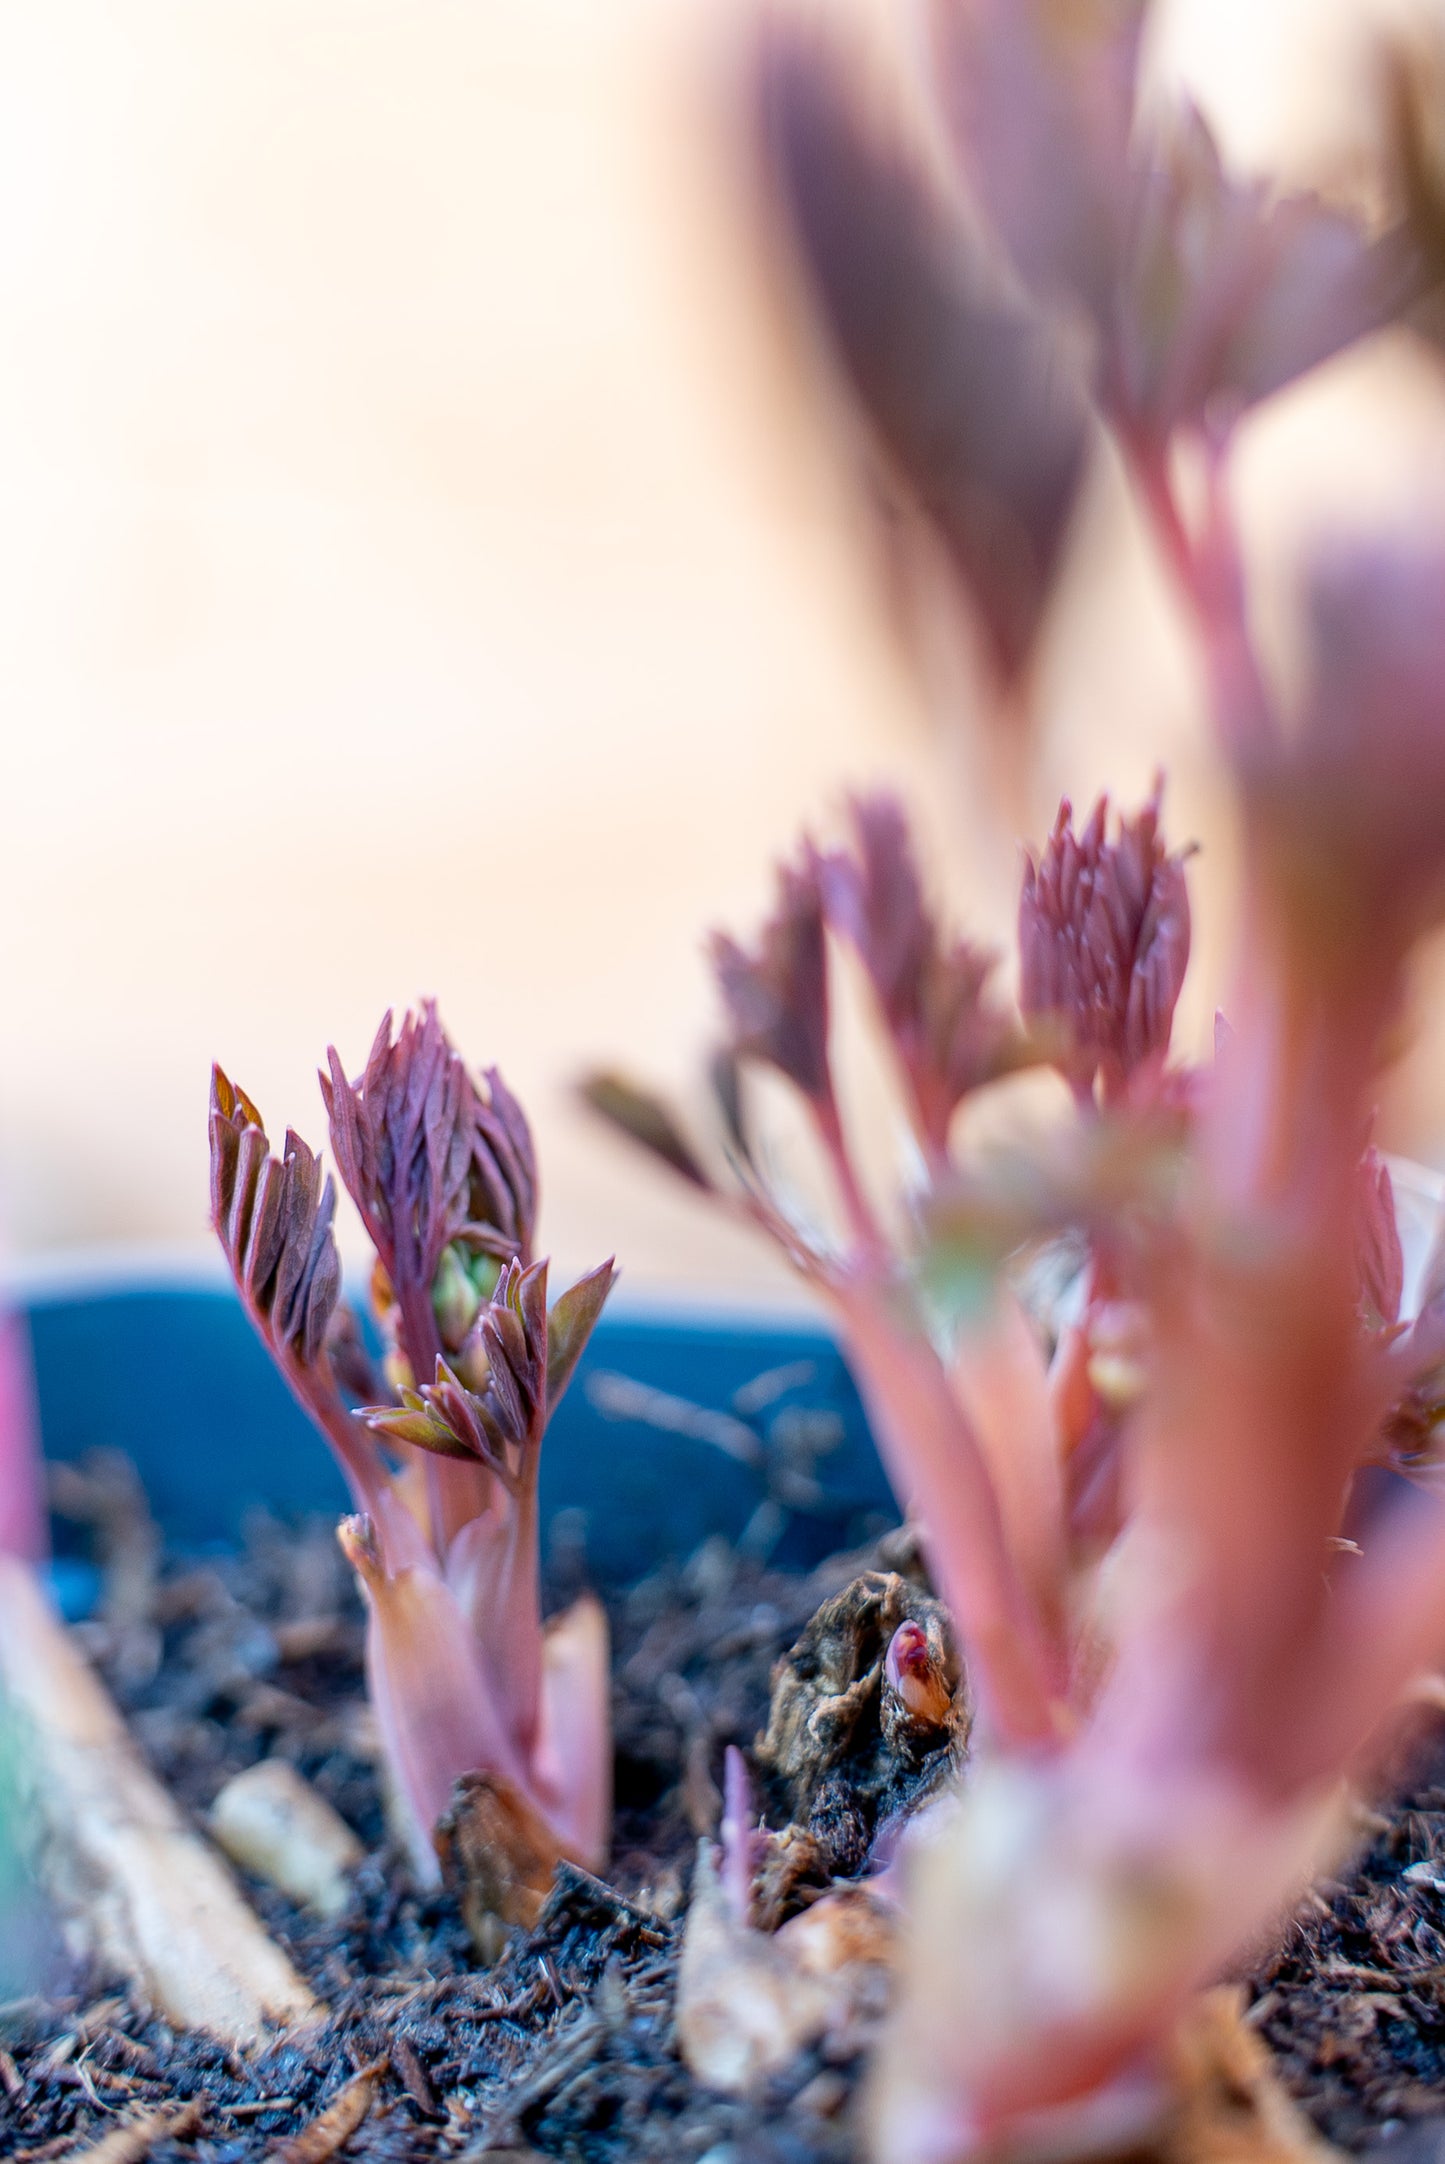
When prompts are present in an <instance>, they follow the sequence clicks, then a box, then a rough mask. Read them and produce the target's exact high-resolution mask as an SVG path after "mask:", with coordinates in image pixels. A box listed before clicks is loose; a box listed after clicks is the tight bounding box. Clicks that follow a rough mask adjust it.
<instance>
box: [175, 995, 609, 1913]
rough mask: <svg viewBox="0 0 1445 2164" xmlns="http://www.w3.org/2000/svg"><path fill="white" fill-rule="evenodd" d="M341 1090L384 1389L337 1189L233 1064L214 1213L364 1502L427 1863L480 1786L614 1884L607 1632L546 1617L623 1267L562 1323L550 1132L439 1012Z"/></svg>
mask: <svg viewBox="0 0 1445 2164" xmlns="http://www.w3.org/2000/svg"><path fill="white" fill-rule="evenodd" d="M321 1087H322V1094H323V1097H324V1099H325V1103H326V1110H327V1114H328V1117H329V1119H330V1123H331V1139H332V1146H333V1149H334V1151H335V1154H336V1160H337V1165H338V1168H339V1170H340V1172H341V1176H342V1179H343V1181H344V1182H345V1185H346V1188H347V1192H348V1193H349V1194H350V1195H351V1197H352V1199H353V1201H354V1202H355V1203H356V1207H357V1210H358V1212H359V1214H360V1217H361V1221H362V1224H363V1225H364V1227H365V1228H366V1232H367V1235H368V1237H369V1239H370V1241H371V1243H372V1246H373V1247H374V1249H375V1251H376V1263H375V1267H374V1270H373V1273H372V1297H373V1303H374V1306H375V1308H376V1320H377V1322H378V1324H379V1326H380V1328H381V1330H382V1334H383V1337H384V1340H385V1343H386V1353H385V1358H384V1360H383V1362H382V1371H381V1373H380V1374H378V1372H377V1370H376V1369H375V1367H374V1364H373V1362H372V1360H371V1358H370V1355H369V1354H368V1353H367V1351H366V1348H365V1344H364V1340H363V1333H362V1331H361V1329H360V1326H359V1324H358V1320H357V1317H356V1315H355V1313H354V1311H352V1310H351V1309H349V1308H348V1307H346V1306H345V1305H344V1304H342V1303H341V1300H340V1292H341V1268H340V1263H339V1260H338V1257H337V1252H336V1244H335V1240H334V1237H333V1234H332V1218H333V1214H334V1206H335V1189H334V1187H333V1184H332V1182H331V1180H330V1178H329V1177H327V1178H325V1179H323V1177H322V1172H321V1166H320V1161H319V1159H318V1158H317V1157H316V1156H314V1155H313V1153H312V1152H311V1150H310V1149H309V1148H308V1147H307V1145H306V1144H305V1143H304V1142H302V1141H301V1140H300V1138H299V1137H298V1136H297V1135H295V1134H292V1133H290V1132H288V1134H287V1137H286V1143H285V1148H284V1152H283V1155H282V1156H281V1158H279V1159H277V1158H276V1157H274V1156H272V1154H271V1151H270V1145H269V1143H268V1141H267V1138H266V1133H265V1129H264V1127H263V1125H262V1121H261V1115H260V1113H259V1112H258V1111H257V1109H256V1107H255V1105H253V1104H252V1102H251V1100H250V1099H249V1098H248V1097H247V1096H246V1095H245V1093H244V1091H242V1090H239V1089H237V1088H236V1087H235V1086H234V1085H233V1084H232V1083H231V1082H230V1081H228V1079H227V1078H226V1076H225V1075H224V1074H222V1072H221V1071H220V1069H219V1068H217V1069H216V1070H215V1072H214V1075H213V1078H212V1090H211V1210H212V1221H213V1223H214V1225H215V1227H216V1231H217V1234H218V1236H219V1238H220V1241H221V1245H222V1247H223V1249H224V1250H225V1253H226V1258H227V1260H228V1262H229V1263H230V1265H231V1270H232V1274H233V1275H234V1277H235V1280H236V1285H237V1289H238V1291H239V1292H240V1294H241V1298H242V1300H243V1302H244V1303H245V1306H246V1309H247V1312H248V1313H249V1314H250V1316H251V1319H252V1321H253V1322H254V1323H255V1325H256V1327H257V1329H258V1330H259V1331H260V1333H261V1335H262V1337H263V1338H264V1339H265V1341H266V1343H267V1345H268V1346H269V1348H270V1350H271V1353H272V1355H273V1357H274V1359H275V1360H276V1363H277V1365H278V1367H279V1368H280V1370H281V1372H282V1374H283V1375H284V1376H285V1378H286V1380H287V1382H288V1383H289V1384H290V1386H291V1388H292V1390H293V1391H294V1392H295V1394H296V1396H297V1397H298V1398H299V1399H300V1401H301V1403H302V1404H303V1406H304V1407H305V1408H306V1410H307V1412H309V1413H310V1415H311V1416H312V1418H313V1420H314V1421H315V1422H316V1424H317V1426H318V1427H319V1428H320V1430H321V1432H322V1434H323V1435H324V1436H325V1438H326V1440H327V1442H328V1443H329V1444H330V1445H331V1447H332V1449H333V1450H334V1452H335V1453H336V1456H337V1458H338V1460H339V1462H340V1464H341V1467H342V1470H343V1472H344V1473H345V1475H346V1478H347V1481H348V1484H349V1486H350V1488H351V1491H352V1498H353V1502H354V1505H355V1514H354V1515H353V1516H352V1517H350V1518H348V1519H346V1520H345V1521H344V1522H343V1524H342V1526H341V1527H340V1529H339V1531H340V1539H341V1544H342V1547H343V1548H344V1550H345V1552H346V1555H347V1557H348V1559H349V1560H350V1562H351V1563H352V1566H353V1568H354V1569H355V1571H356V1573H357V1577H358V1580H359V1582H360V1584H361V1587H362V1591H363V1594H364V1596H365V1599H366V1605H367V1614H368V1640H367V1676H368V1682H369V1687H370V1691H371V1697H372V1703H373V1706H374V1709H375V1712H376V1715H377V1721H378V1725H379V1727H380V1730H381V1734H382V1739H383V1743H384V1746H385V1749H386V1754H387V1763H388V1767H389V1770H390V1775H391V1783H392V1792H393V1799H394V1802H395V1805H396V1810H397V1815H398V1818H399V1821H400V1824H401V1827H402V1830H403V1831H404V1833H405V1835H406V1837H407V1840H408V1843H409V1847H410V1850H411V1855H412V1860H413V1865H414V1868H415V1869H416V1871H417V1872H418V1874H419V1875H420V1876H421V1877H422V1879H423V1880H428V1881H429V1880H434V1879H435V1878H436V1877H437V1876H438V1872H439V1862H438V1851H437V1837H438V1827H439V1824H440V1822H441V1821H442V1820H443V1819H444V1817H445V1816H446V1814H447V1813H448V1812H449V1810H451V1808H452V1807H453V1804H454V1800H455V1797H456V1794H457V1791H458V1786H459V1784H466V1783H468V1782H469V1781H474V1777H475V1778H480V1779H481V1780H482V1781H484V1782H485V1783H486V1784H487V1787H486V1791H485V1792H486V1794H487V1796H489V1797H490V1798H492V1799H494V1800H495V1801H496V1802H497V1807H498V1808H499V1809H500V1810H501V1811H502V1814H503V1816H504V1818H505V1819H506V1822H507V1823H509V1824H516V1825H523V1826H525V1827H526V1829H527V1836H528V1839H529V1841H530V1842H531V1844H532V1848H533V1850H534V1851H535V1850H538V1848H539V1844H540V1850H541V1851H543V1852H549V1853H552V1854H553V1855H554V1857H563V1856H565V1857H567V1858H569V1859H571V1860H572V1861H574V1862H577V1863H580V1864H582V1865H584V1866H586V1867H587V1868H588V1869H595V1868H596V1867H597V1866H598V1865H599V1864H600V1863H601V1861H602V1860H603V1858H604V1856H605V1853H606V1848H607V1839H608V1823H609V1818H610V1810H611V1803H610V1744H609V1742H608V1716H607V1676H606V1658H605V1645H606V1625H605V1621H604V1620H603V1616H602V1610H601V1608H600V1606H599V1605H598V1603H597V1602H596V1601H595V1600H592V1599H591V1598H585V1599H584V1600H583V1601H581V1602H579V1603H578V1604H577V1606H576V1607H575V1608H574V1609H572V1610H570V1611H569V1612H568V1614H567V1615H566V1616H564V1617H562V1618H559V1619H558V1620H557V1622H556V1623H555V1624H550V1625H546V1626H544V1625H543V1622H542V1617H541V1607H540V1601H541V1588H540V1580H539V1565H538V1554H537V1537H538V1518H537V1475H538V1466H539V1461H540V1455H541V1449H542V1444H543V1439H544V1437H545V1434H546V1429H547V1423H548V1421H549V1420H550V1418H551V1416H552V1414H553V1412H554V1411H555V1410H556V1407H557V1405H558V1403H559V1401H560V1399H561V1397H562V1395H563V1393H564V1391H565V1390H566V1388H567V1385H568V1383H569V1382H570V1381H571V1378H572V1375H573V1373H574V1372H575V1370H576V1367H577V1363H578V1361H579V1359H580V1358H581V1356H582V1353H583V1351H584V1350H585V1348H586V1345H587V1340H588V1338H589V1337H590V1335H591V1333H592V1330H593V1328H594V1326H595V1325H596V1322H597V1319H598V1317H599V1315H600V1314H601V1312H602V1307H603V1304H604V1302H605V1301H606V1298H607V1294H608V1292H609V1291H610V1289H611V1286H612V1282H613V1277H614V1271H613V1267H612V1264H611V1263H610V1262H606V1263H603V1264H602V1265H601V1266H600V1267H599V1268H598V1269H596V1270H593V1271H591V1272H589V1274H588V1275H587V1276H585V1277H583V1278H581V1279H579V1281H578V1282H577V1283H576V1284H575V1285H573V1286H571V1287H570V1288H569V1289H568V1290H567V1291H566V1292H564V1293H563V1294H562V1295H561V1296H560V1298H559V1299H558V1300H557V1301H556V1303H555V1304H554V1305H553V1306H552V1307H551V1308H550V1309H549V1307H548V1271H547V1264H546V1262H545V1261H541V1260H536V1261H534V1260H533V1259H532V1244H533V1238H534V1231H535V1219H536V1207H537V1172H536V1163H535V1158H534V1155H533V1148H532V1138H531V1132H530V1129H529V1127H528V1125H527V1121H526V1117H525V1115H524V1114H523V1112H522V1109H521V1107H520V1105H519V1104H518V1103H517V1101H516V1099H515V1098H514V1097H513V1096H512V1094H511V1092H510V1091H509V1090H508V1089H507V1086H506V1084H505V1083H504V1082H503V1080H502V1078H501V1076H500V1075H499V1074H498V1073H497V1071H496V1070H495V1068H493V1069H491V1070H489V1071H488V1072H487V1073H486V1074H485V1075H484V1076H480V1077H475V1076H473V1075H472V1074H471V1073H470V1072H469V1070H468V1069H467V1067H466V1065H465V1064H464V1062H463V1061H462V1059H461V1058H460V1056H459V1055H458V1054H457V1053H456V1051H455V1050H454V1049H453V1048H452V1046H451V1044H450V1042H449V1041H448V1039H447V1036H446V1033H445V1031H444V1030H443V1028H442V1026H441V1022H440V1020H439V1019H438V1016H437V1012H436V1009H435V1007H434V1006H433V1005H431V1004H430V1003H428V1004H427V1005H426V1006H424V1007H423V1008H422V1009H421V1010H420V1011H419V1012H417V1013H414V1014H408V1015H406V1016H404V1017H403V1019H402V1022H401V1026H400V1028H395V1027H394V1026H393V1022H392V1017H391V1016H390V1015H387V1016H386V1018H385V1019H384V1020H383V1022H382V1025H381V1028H380V1029H379V1030H378V1032H377V1035H376V1038H375V1041H374V1043H373V1045H372V1048H371V1051H370V1053H369V1055H368V1057H367V1061H366V1065H365V1068H364V1069H363V1071H362V1073H361V1075H360V1076H359V1077H358V1078H357V1079H356V1080H354V1081H352V1080H349V1079H348V1078H347V1074H346V1071H345V1069H344V1067H343V1066H342V1063H341V1061H340V1059H339V1058H338V1056H337V1054H336V1052H335V1051H334V1050H332V1051H331V1052H329V1053H328V1055H327V1067H326V1070H325V1072H324V1073H323V1074H322V1077H321ZM379 1390H384V1391H388V1392H389V1395H387V1396H385V1397H384V1398H382V1397H379V1396H378V1391H379ZM599 1648H600V1657H599ZM504 1920H506V1921H519V1920H520V1921H525V1920H528V1919H527V1918H526V1917H525V1916H523V1915H520V1914H519V1915H517V1916H513V1915H510V1914H507V1915H505V1918H504Z"/></svg>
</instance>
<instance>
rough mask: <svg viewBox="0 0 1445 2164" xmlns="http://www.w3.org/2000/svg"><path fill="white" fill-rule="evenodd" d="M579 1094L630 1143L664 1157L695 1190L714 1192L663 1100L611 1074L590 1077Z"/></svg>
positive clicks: (709, 1180) (656, 1155) (655, 1155)
mask: <svg viewBox="0 0 1445 2164" xmlns="http://www.w3.org/2000/svg"><path fill="white" fill-rule="evenodd" d="M578 1094H579V1095H580V1096H581V1098H582V1101H583V1103H584V1104H586V1105H589V1106H590V1107H591V1109H592V1110H593V1111H594V1112H596V1113H598V1114H600V1116H601V1117H602V1118H603V1119H604V1120H607V1121H608V1122H610V1124H611V1125H612V1126H613V1127H617V1128H620V1129H621V1131H622V1133H623V1134H625V1135H626V1136H627V1137H628V1138H629V1140H631V1141H633V1142H637V1143H640V1144H641V1146H642V1148H643V1149H645V1150H650V1151H651V1153H652V1155H653V1156H654V1157H660V1158H661V1159H662V1162H663V1163H664V1164H665V1165H668V1166H670V1167H671V1169H672V1170H673V1171H674V1172H676V1173H678V1174H679V1175H680V1177H681V1178H683V1179H684V1180H687V1181H688V1182H689V1183H690V1184H691V1185H692V1186H693V1187H700V1188H702V1189H703V1190H704V1191H705V1192H706V1193H711V1192H712V1187H713V1183H712V1181H711V1179H710V1178H709V1177H708V1174H707V1173H706V1172H705V1171H704V1169H703V1167H702V1164H701V1163H700V1162H699V1160H698V1157H697V1155H696V1153H695V1152H694V1150H693V1148H692V1145H691V1143H690V1142H689V1141H688V1140H687V1137H686V1136H685V1135H684V1134H683V1132H682V1129H681V1128H680V1127H679V1126H678V1124H677V1121H676V1120H675V1119H674V1118H673V1116H672V1113H671V1112H670V1111H669V1110H668V1108H667V1106H666V1105H665V1104H664V1103H663V1102H662V1100H661V1098H660V1097H654V1096H653V1095H652V1093H651V1092H650V1091H649V1090H645V1089H643V1088H642V1087H641V1086H640V1085H639V1084H638V1083H636V1082H629V1081H628V1080H627V1078H626V1076H624V1075H619V1074H610V1073H608V1074H600V1073H599V1074H593V1075H589V1076H588V1077H587V1078H586V1080H585V1081H584V1082H582V1083H581V1084H580V1086H579V1092H578Z"/></svg>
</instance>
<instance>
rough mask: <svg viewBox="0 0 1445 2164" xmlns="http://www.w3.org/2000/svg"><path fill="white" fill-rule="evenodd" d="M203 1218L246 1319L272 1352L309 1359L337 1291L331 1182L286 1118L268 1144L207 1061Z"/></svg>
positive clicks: (322, 1337)
mask: <svg viewBox="0 0 1445 2164" xmlns="http://www.w3.org/2000/svg"><path fill="white" fill-rule="evenodd" d="M210 1136H211V1221H212V1223H213V1224H214V1225H215V1228H216V1231H217V1233H218V1234H219V1235H220V1240H221V1245H222V1247H223V1248H224V1250H225V1254H226V1260H227V1261H228V1262H229V1263H230V1265H231V1272H232V1275H233V1276H234V1278H235V1280H236V1286H237V1289H238V1291H239V1292H240V1294H241V1297H242V1299H243V1300H244V1301H245V1303H246V1305H247V1307H248V1308H249V1310H250V1312H251V1316H252V1319H253V1320H254V1321H255V1323H256V1325H257V1327H258V1328H259V1329H260V1330H261V1331H262V1333H263V1334H264V1335H265V1336H266V1337H267V1338H269V1339H270V1341H271V1343H272V1344H273V1345H274V1347H275V1349H276V1351H277V1352H278V1353H285V1354H286V1355H287V1356H288V1357H290V1358H292V1359H294V1360H296V1361H298V1362H299V1363H300V1364H301V1366H302V1367H306V1368H309V1367H311V1366H312V1365H313V1364H314V1363H315V1361H316V1360H317V1358H318V1356H319V1355H320V1353H321V1350H322V1347H323V1345H324V1344H325V1341H326V1334H327V1327H328V1325H329V1323H330V1321H331V1317H332V1313H333V1311H334V1309H335V1307H336V1303H337V1300H338V1298H339V1297H340V1292H341V1264H340V1261H339V1259H338V1256H337V1253H336V1242H335V1240H334V1238H333V1236H332V1230H331V1223H332V1217H333V1215H334V1213H335V1208H336V1190H335V1188H334V1186H333V1185H332V1182H331V1181H330V1180H329V1179H327V1180H326V1181H324V1182H323V1180H322V1177H321V1164H320V1160H319V1159H318V1158H317V1157H315V1156H314V1155H313V1154H312V1152H311V1151H310V1150H309V1149H308V1148H307V1146H306V1144H305V1143H304V1142H303V1141H302V1140H301V1138H300V1136H299V1135H296V1134H293V1133H292V1132H291V1130H290V1129H289V1128H288V1130H287V1134H286V1144H285V1155H284V1157H282V1158H280V1159H277V1158H275V1157H273V1156H271V1154H270V1145H269V1143H268V1142H267V1139H266V1132H265V1129H264V1128H263V1126H262V1125H261V1117H260V1114H259V1113H258V1112H257V1110H256V1107H255V1106H254V1105H253V1104H252V1102H251V1100H250V1098H249V1097H247V1096H246V1094H245V1092H244V1091H243V1090H238V1089H236V1088H235V1087H234V1086H233V1085H232V1084H231V1082H229V1081H228V1080H227V1078H226V1076H225V1075H224V1074H223V1073H222V1072H221V1069H220V1068H219V1067H215V1068H213V1069H212V1071H211V1118H210Z"/></svg>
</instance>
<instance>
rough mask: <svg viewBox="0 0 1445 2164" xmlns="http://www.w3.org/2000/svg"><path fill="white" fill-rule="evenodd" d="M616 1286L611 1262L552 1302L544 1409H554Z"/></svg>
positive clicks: (590, 1271)
mask: <svg viewBox="0 0 1445 2164" xmlns="http://www.w3.org/2000/svg"><path fill="white" fill-rule="evenodd" d="M616 1282H617V1271H616V1268H615V1266H614V1258H613V1257H612V1256H610V1255H609V1256H608V1258H607V1260H606V1262H602V1263H599V1264H598V1266H597V1268H596V1269H595V1270H589V1271H588V1273H587V1275H586V1276H585V1277H579V1278H578V1280H577V1282H576V1284H575V1285H570V1286H569V1287H568V1288H567V1290H566V1292H564V1293H563V1294H562V1295H561V1297H560V1298H559V1299H558V1301H557V1302H556V1305H555V1306H554V1307H553V1309H552V1312H551V1314H550V1316H549V1317H548V1319H547V1405H548V1409H549V1411H550V1410H553V1409H555V1407H556V1405H557V1403H558V1400H559V1399H560V1398H561V1396H562V1393H563V1391H564V1390H565V1389H566V1388H567V1385H568V1383H569V1382H571V1380H572V1377H573V1375H574V1373H575V1372H576V1368H577V1363H578V1361H579V1360H580V1359H581V1357H582V1355H583V1353H584V1352H585V1351H586V1349H587V1341H588V1339H589V1338H590V1337H591V1335H592V1332H593V1330H594V1329H595V1328H596V1326H597V1319H598V1317H599V1316H600V1315H601V1313H602V1310H603V1307H604V1306H605V1305H606V1301H607V1296H608V1294H609V1293H610V1292H611V1290H612V1288H613V1286H614V1285H615V1284H616Z"/></svg>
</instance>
